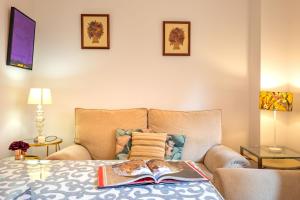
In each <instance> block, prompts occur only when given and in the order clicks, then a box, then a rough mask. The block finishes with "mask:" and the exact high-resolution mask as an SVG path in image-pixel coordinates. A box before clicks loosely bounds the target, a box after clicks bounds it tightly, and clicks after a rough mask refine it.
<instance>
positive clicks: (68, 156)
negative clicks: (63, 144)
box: [47, 144, 92, 160]
mask: <svg viewBox="0 0 300 200" xmlns="http://www.w3.org/2000/svg"><path fill="white" fill-rule="evenodd" d="M91 159H92V158H91V155H90V153H89V152H88V150H87V149H86V148H84V147H83V146H81V145H77V144H75V145H72V146H69V147H67V148H64V149H62V150H60V151H58V152H55V153H53V154H51V155H50V156H48V157H47V160H91Z"/></svg>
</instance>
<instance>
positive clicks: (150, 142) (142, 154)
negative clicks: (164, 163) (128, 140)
mask: <svg viewBox="0 0 300 200" xmlns="http://www.w3.org/2000/svg"><path fill="white" fill-rule="evenodd" d="M166 139H167V134H166V133H138V132H133V133H132V147H131V152H130V157H129V159H130V160H138V159H142V160H149V159H164V157H165V145H166Z"/></svg>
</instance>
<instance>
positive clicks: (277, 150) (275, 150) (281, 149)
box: [268, 146, 283, 153]
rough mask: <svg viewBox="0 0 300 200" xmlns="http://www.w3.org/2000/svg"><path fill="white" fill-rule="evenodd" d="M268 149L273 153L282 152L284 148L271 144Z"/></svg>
mask: <svg viewBox="0 0 300 200" xmlns="http://www.w3.org/2000/svg"><path fill="white" fill-rule="evenodd" d="M268 149H269V151H270V152H272V153H281V152H282V151H283V148H282V147H278V146H270V147H268Z"/></svg>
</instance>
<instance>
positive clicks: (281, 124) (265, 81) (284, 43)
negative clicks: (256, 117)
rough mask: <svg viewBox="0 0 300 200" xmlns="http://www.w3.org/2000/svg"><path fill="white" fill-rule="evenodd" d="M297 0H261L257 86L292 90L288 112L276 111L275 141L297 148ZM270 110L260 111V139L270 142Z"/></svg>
mask: <svg viewBox="0 0 300 200" xmlns="http://www.w3.org/2000/svg"><path fill="white" fill-rule="evenodd" d="M299 9H300V2H299V1H298V0H264V1H262V66H261V83H262V84H261V88H262V89H269V90H272V91H274V90H278V91H291V92H293V93H294V104H293V105H294V109H293V111H292V112H279V113H278V115H277V116H278V120H277V133H278V142H279V144H280V145H286V146H288V147H291V148H293V149H296V150H298V151H300V145H299V140H300V132H299V130H300V100H299V99H300V93H299V92H300V82H299V80H300V79H299V73H300V68H299V65H300V59H299V53H300V52H299V49H300V39H299V34H300V28H299V20H300V14H299ZM273 133H274V132H273V118H272V112H269V111H262V112H261V141H262V143H263V144H272V142H273Z"/></svg>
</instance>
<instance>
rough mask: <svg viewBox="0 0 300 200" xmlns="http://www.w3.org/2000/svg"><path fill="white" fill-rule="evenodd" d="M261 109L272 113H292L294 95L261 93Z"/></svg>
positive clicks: (287, 93)
mask: <svg viewBox="0 0 300 200" xmlns="http://www.w3.org/2000/svg"><path fill="white" fill-rule="evenodd" d="M259 108H260V109H262V110H271V111H292V110H293V93H291V92H270V91H261V92H260V94H259Z"/></svg>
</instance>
